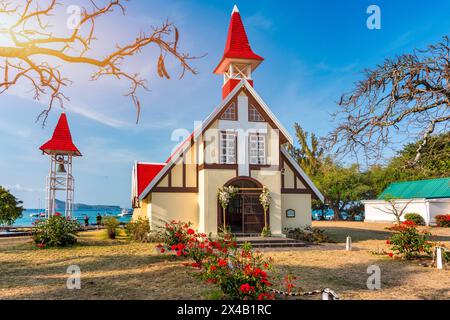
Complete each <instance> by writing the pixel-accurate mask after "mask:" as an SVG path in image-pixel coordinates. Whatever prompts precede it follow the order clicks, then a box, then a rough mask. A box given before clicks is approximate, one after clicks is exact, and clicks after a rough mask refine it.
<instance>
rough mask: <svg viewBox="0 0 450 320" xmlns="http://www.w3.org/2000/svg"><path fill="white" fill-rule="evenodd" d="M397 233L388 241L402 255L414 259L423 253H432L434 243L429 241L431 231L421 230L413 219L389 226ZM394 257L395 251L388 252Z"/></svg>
mask: <svg viewBox="0 0 450 320" xmlns="http://www.w3.org/2000/svg"><path fill="white" fill-rule="evenodd" d="M389 229H390V230H393V231H395V233H394V234H393V235H392V236H391V237H390V239H389V240H388V241H387V242H386V243H387V244H388V245H390V246H391V250H392V251H394V253H395V254H398V255H402V256H403V257H405V258H406V259H408V260H409V259H413V258H416V257H418V256H419V255H420V254H422V253H426V254H428V255H431V253H432V252H431V251H432V250H431V248H432V244H431V243H430V242H429V241H428V237H429V236H430V233H429V232H427V231H422V232H420V231H419V230H417V228H416V224H415V223H414V222H412V221H403V222H402V223H401V224H400V225H396V226H394V227H391V228H389ZM388 255H389V256H390V257H393V255H394V254H393V253H392V252H391V253H388Z"/></svg>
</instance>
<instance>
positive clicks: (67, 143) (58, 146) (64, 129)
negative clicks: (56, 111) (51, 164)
mask: <svg viewBox="0 0 450 320" xmlns="http://www.w3.org/2000/svg"><path fill="white" fill-rule="evenodd" d="M39 149H40V150H42V152H44V153H46V154H55V153H59V154H71V155H73V156H81V153H80V151H78V149H77V147H76V146H75V145H74V144H73V141H72V135H71V134H70V129H69V124H68V123H67V117H66V114H65V113H64V112H63V113H62V114H61V116H60V117H59V120H58V124H57V125H56V128H55V131H53V136H52V138H51V139H50V140H49V141H47V142H46V143H44V144H43V145H42V146H41V147H40V148H39Z"/></svg>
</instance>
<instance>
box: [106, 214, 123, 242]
mask: <svg viewBox="0 0 450 320" xmlns="http://www.w3.org/2000/svg"><path fill="white" fill-rule="evenodd" d="M103 225H104V226H105V229H106V233H107V235H108V238H109V239H115V238H116V236H117V233H118V228H119V226H120V222H119V220H117V219H116V218H114V217H107V218H105V219H104V221H103Z"/></svg>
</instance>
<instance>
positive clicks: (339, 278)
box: [276, 256, 449, 299]
mask: <svg viewBox="0 0 450 320" xmlns="http://www.w3.org/2000/svg"><path fill="white" fill-rule="evenodd" d="M376 259H377V257H376V256H374V261H368V262H367V263H348V264H344V265H341V266H339V267H332V266H330V267H329V268H328V267H323V266H314V267H312V266H309V265H295V266H293V265H286V264H277V265H276V269H277V273H278V274H279V275H280V276H279V278H280V279H282V278H281V277H282V275H285V274H292V275H294V276H296V277H297V279H299V281H298V287H299V288H300V292H305V291H310V290H311V291H312V290H322V289H325V288H330V289H332V290H334V291H335V292H336V293H337V294H339V295H340V296H341V298H343V299H411V298H413V299H448V292H449V291H448V288H445V283H442V282H441V281H440V279H441V278H440V277H442V276H445V275H442V274H441V275H440V274H439V272H440V271H438V270H436V269H431V268H426V267H418V266H417V263H416V261H404V260H387V259H384V258H379V259H378V260H376ZM370 265H376V266H379V267H380V270H381V277H380V279H381V289H380V290H370V289H369V288H368V287H367V281H368V278H369V276H370V275H371V273H368V272H367V271H368V267H369V266H370ZM430 274H431V276H430ZM417 276H419V277H423V278H424V280H423V284H426V286H425V285H422V284H420V283H415V282H416V281H417V280H416V279H417ZM439 276H440V277H439ZM412 281H413V282H412ZM276 288H279V289H281V290H283V284H282V280H279V281H278V282H277V285H276ZM446 294H447V295H446ZM317 299H320V297H317Z"/></svg>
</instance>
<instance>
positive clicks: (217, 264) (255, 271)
mask: <svg viewBox="0 0 450 320" xmlns="http://www.w3.org/2000/svg"><path fill="white" fill-rule="evenodd" d="M225 241H226V240H225ZM228 243H231V245H228V247H226V248H228V250H224V248H223V247H222V248H220V247H216V248H213V252H212V254H211V255H210V256H208V259H207V260H206V261H205V262H204V268H203V272H202V274H201V277H202V278H203V279H204V280H206V281H207V282H209V283H213V284H216V285H218V286H219V288H220V289H221V291H222V292H223V293H224V295H225V296H226V297H227V298H230V299H244V300H246V299H252V300H255V299H258V300H267V299H274V296H273V294H270V293H269V292H270V286H271V285H272V284H271V283H270V281H269V280H268V275H267V270H269V269H270V268H271V260H270V259H265V258H264V257H263V256H262V254H261V253H260V252H254V251H252V250H251V247H249V246H246V247H245V248H242V249H238V248H237V247H236V246H233V245H232V244H233V241H231V242H230V241H228Z"/></svg>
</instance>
